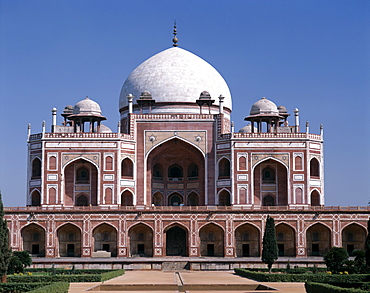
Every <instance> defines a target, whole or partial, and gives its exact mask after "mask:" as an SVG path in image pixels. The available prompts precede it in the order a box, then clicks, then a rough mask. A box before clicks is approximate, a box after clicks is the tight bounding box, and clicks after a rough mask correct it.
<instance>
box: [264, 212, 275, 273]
mask: <svg viewBox="0 0 370 293" xmlns="http://www.w3.org/2000/svg"><path fill="white" fill-rule="evenodd" d="M275 233H276V232H275V221H274V219H273V218H271V217H270V216H268V217H267V221H266V228H265V234H264V235H263V242H262V261H263V262H264V263H265V264H267V267H268V269H269V272H270V273H271V268H272V264H273V263H274V262H275V260H277V259H278V247H277V242H276V234H275Z"/></svg>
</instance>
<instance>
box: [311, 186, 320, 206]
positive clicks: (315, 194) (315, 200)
mask: <svg viewBox="0 0 370 293" xmlns="http://www.w3.org/2000/svg"><path fill="white" fill-rule="evenodd" d="M320 197H321V196H320V192H319V191H318V190H317V189H314V190H312V191H311V206H320V205H321V203H320Z"/></svg>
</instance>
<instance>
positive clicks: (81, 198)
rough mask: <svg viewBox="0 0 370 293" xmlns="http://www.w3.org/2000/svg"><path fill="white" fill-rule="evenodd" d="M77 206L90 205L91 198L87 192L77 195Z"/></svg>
mask: <svg viewBox="0 0 370 293" xmlns="http://www.w3.org/2000/svg"><path fill="white" fill-rule="evenodd" d="M75 205H76V206H85V207H87V206H88V205H89V199H88V197H87V196H86V194H84V193H81V194H78V195H77V196H76V204H75Z"/></svg>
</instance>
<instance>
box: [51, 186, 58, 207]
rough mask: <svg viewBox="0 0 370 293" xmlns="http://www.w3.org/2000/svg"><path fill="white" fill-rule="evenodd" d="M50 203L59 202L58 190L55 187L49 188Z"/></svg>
mask: <svg viewBox="0 0 370 293" xmlns="http://www.w3.org/2000/svg"><path fill="white" fill-rule="evenodd" d="M49 204H57V191H56V189H55V188H54V187H52V188H50V189H49Z"/></svg>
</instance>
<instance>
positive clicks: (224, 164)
mask: <svg viewBox="0 0 370 293" xmlns="http://www.w3.org/2000/svg"><path fill="white" fill-rule="evenodd" d="M228 178H230V161H229V160H228V159H226V158H223V159H221V160H220V162H219V163H218V179H228Z"/></svg>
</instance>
